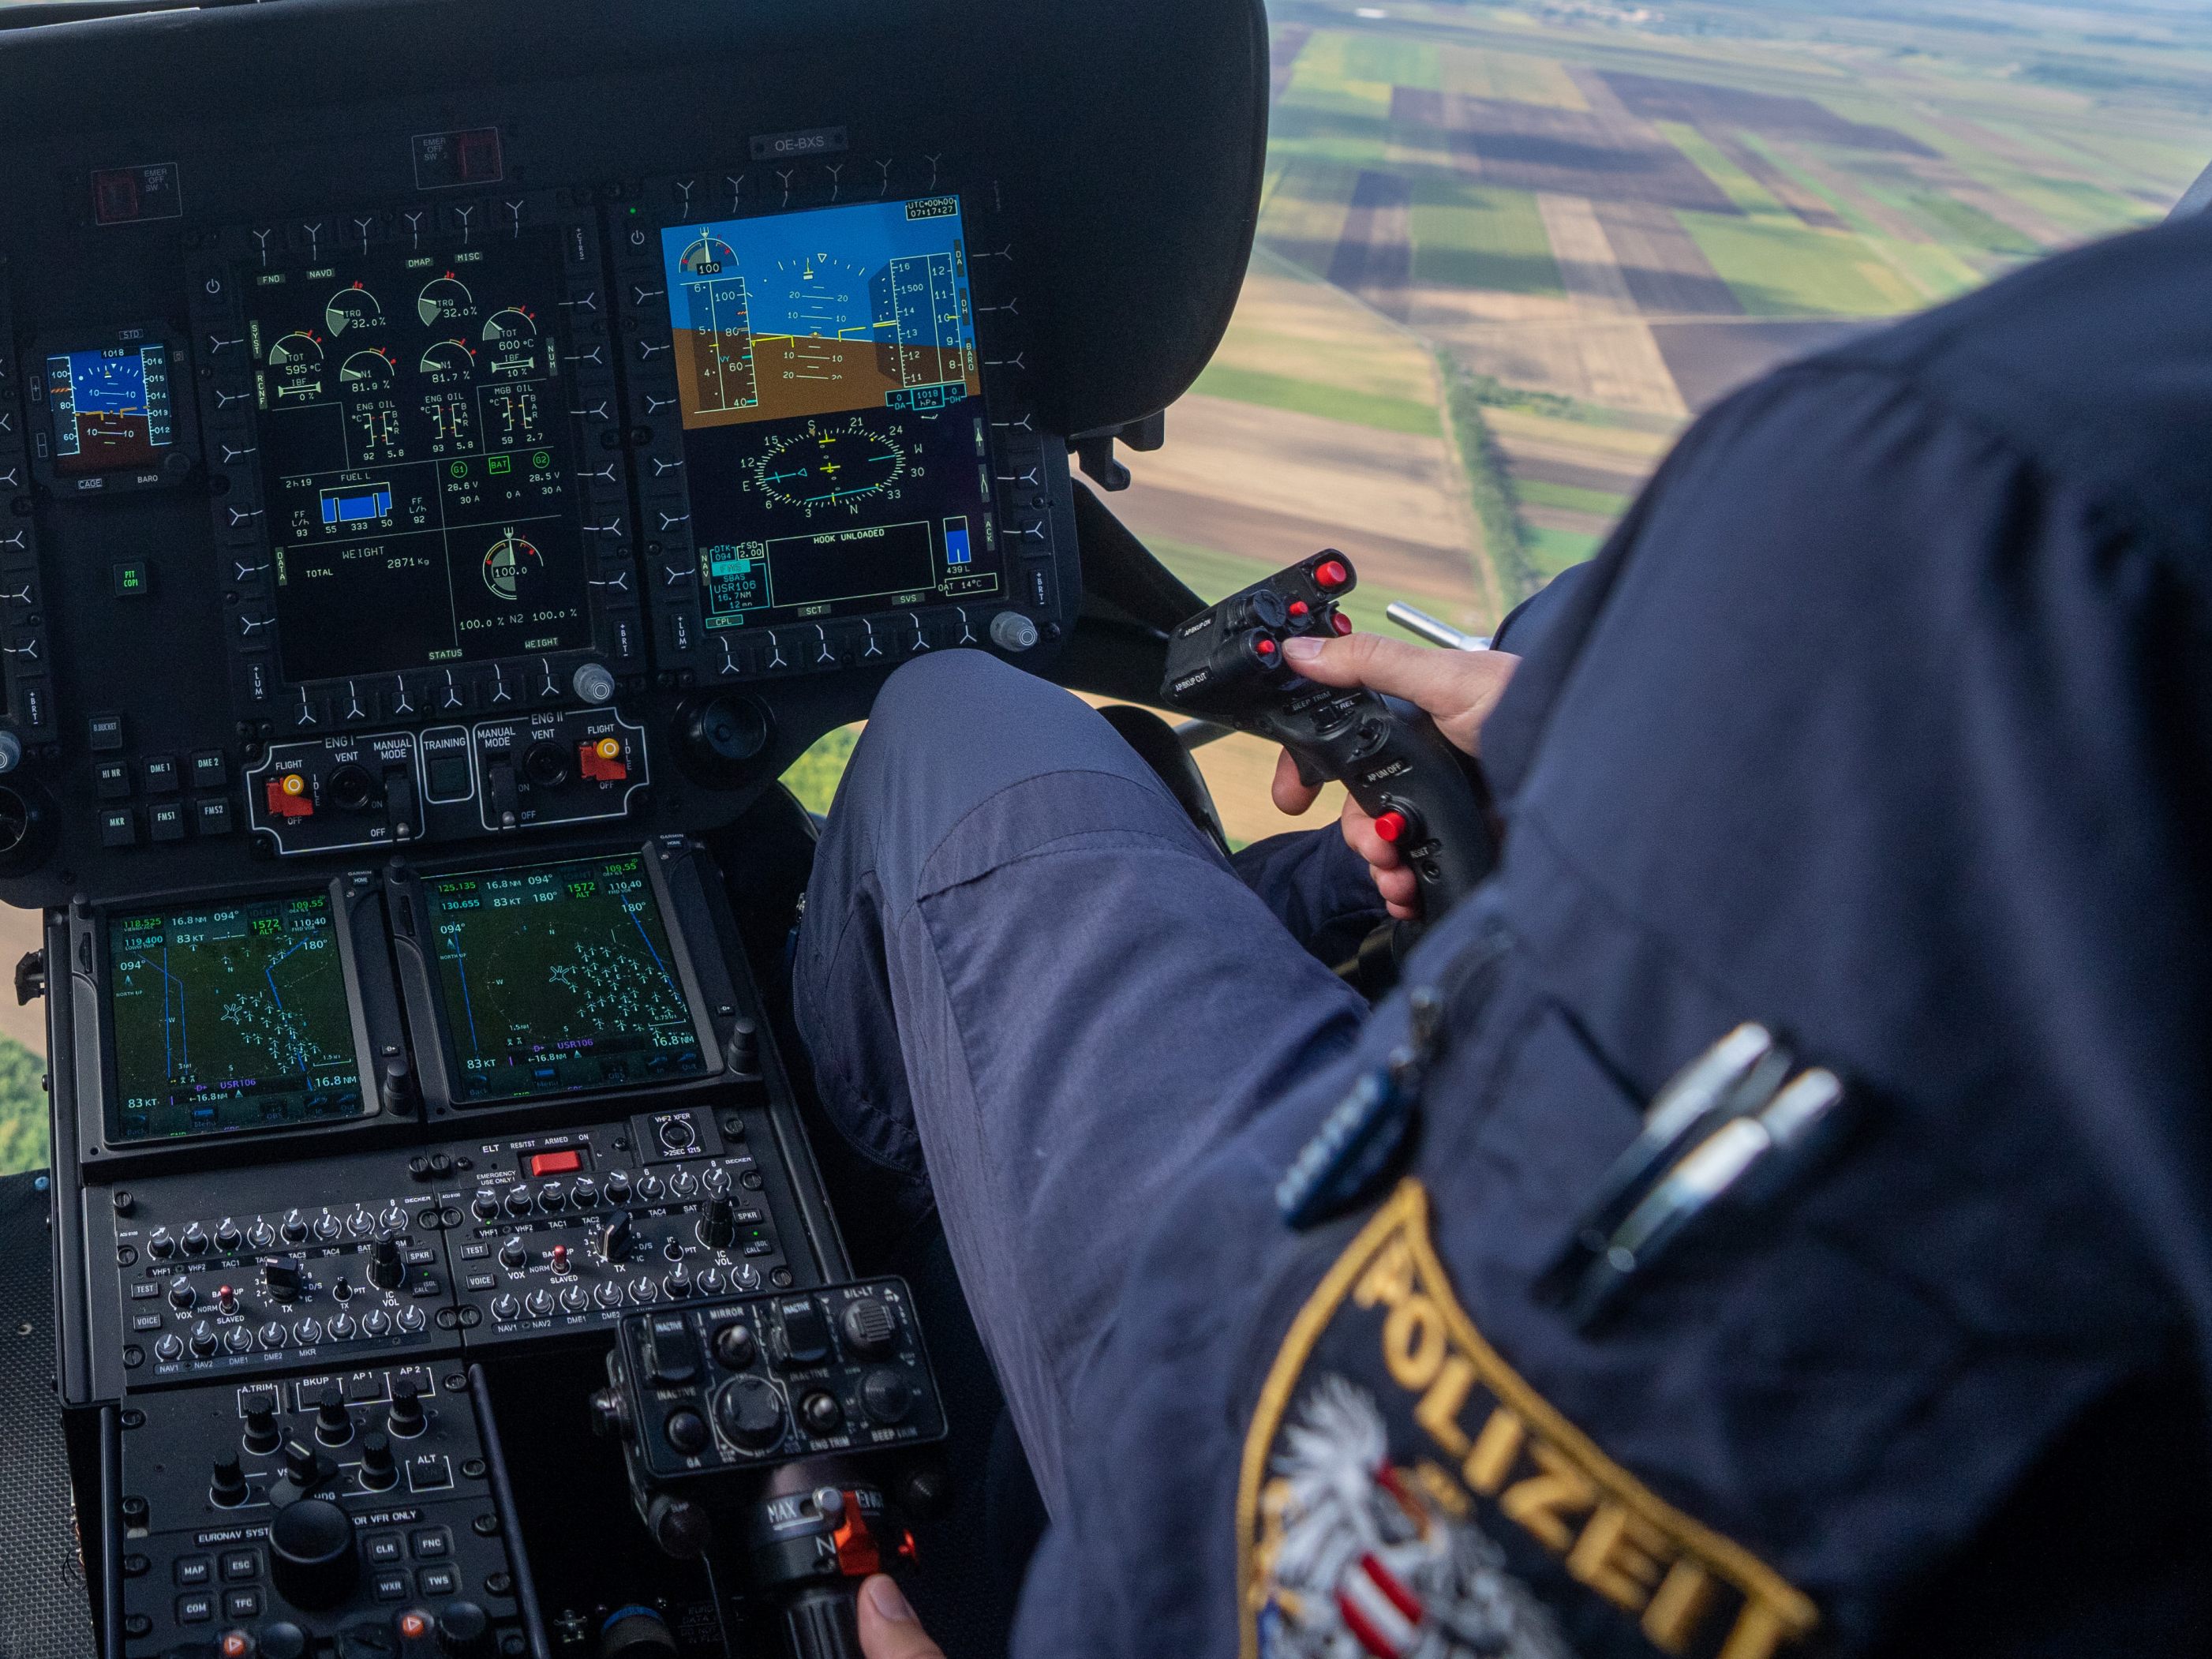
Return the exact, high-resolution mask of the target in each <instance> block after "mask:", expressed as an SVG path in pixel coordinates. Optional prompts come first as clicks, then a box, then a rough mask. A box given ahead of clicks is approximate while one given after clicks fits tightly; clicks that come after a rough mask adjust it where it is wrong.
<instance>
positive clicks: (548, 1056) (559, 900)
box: [425, 853, 706, 1103]
mask: <svg viewBox="0 0 2212 1659" xmlns="http://www.w3.org/2000/svg"><path fill="white" fill-rule="evenodd" d="M425 885H426V889H427V891H428V898H429V910H430V922H431V930H432V933H433V936H434V937H435V939H436V942H437V945H436V957H437V963H438V978H439V981H440V994H441V997H442V999H443V1001H444V1004H445V1011H446V1035H447V1041H448V1042H450V1043H451V1045H452V1048H453V1060H454V1065H455V1067H456V1070H457V1073H458V1075H457V1077H456V1078H455V1079H454V1083H455V1090H454V1093H455V1098H456V1100H457V1101H458V1102H459V1103H468V1102H471V1101H495V1100H511V1099H513V1098H514V1097H517V1096H522V1095H538V1094H556V1093H562V1092H569V1091H577V1090H587V1089H609V1088H614V1087H617V1086H619V1085H624V1084H638V1083H653V1082H659V1081H663V1080H673V1079H676V1078H678V1077H688V1076H694V1075H696V1074H698V1073H702V1072H703V1071H704V1070H705V1068H706V1062H705V1058H704V1056H703V1054H702V1052H701V1049H700V1047H699V1033H698V1030H697V1029H696V1027H695V1026H694V1025H693V1024H692V1023H691V1010H690V1005H689V1004H688V1003H687V1002H686V1000H684V987H683V985H682V983H681V982H680V981H678V978H677V976H676V970H675V967H674V961H673V957H672V956H671V952H670V951H669V946H668V929H667V927H666V926H665V923H664V922H663V921H662V920H661V915H660V908H659V904H658V903H657V902H655V900H654V898H653V886H652V883H651V881H650V880H649V879H648V878H647V874H646V871H645V860H644V859H643V857H642V856H641V854H635V853H625V854H621V855H620V856H618V857H615V858H591V859H576V860H568V861H565V862H562V863H559V864H538V865H531V866H525V867H523V868H520V869H513V870H498V871H492V872H481V873H477V874H473V875H460V876H447V877H443V878H438V879H435V880H432V881H430V882H428V883H427V884H425Z"/></svg>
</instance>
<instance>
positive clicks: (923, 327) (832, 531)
mask: <svg viewBox="0 0 2212 1659" xmlns="http://www.w3.org/2000/svg"><path fill="white" fill-rule="evenodd" d="M661 251H662V259H663V263H664V265H665V274H666V276H667V280H668V301H669V311H670V317H671V322H672V324H673V325H674V343H675V363H676V381H677V396H678V403H679V404H680V412H681V414H682V416H683V422H684V459H685V467H686V471H688V472H689V474H690V489H691V507H692V515H693V517H692V530H693V533H694V534H695V536H696V538H697V541H698V546H699V560H700V573H699V574H700V580H701V585H702V590H703V592H704V593H705V596H706V622H707V626H708V627H709V628H737V627H746V626H758V625H763V624H769V623H776V622H782V621H791V620H796V619H802V618H814V617H827V616H833V615H836V614H838V613H839V612H841V611H848V610H855V609H866V610H881V609H887V608H890V607H893V606H899V605H924V604H932V603H941V602H943V601H945V600H958V599H981V598H983V597H986V596H988V595H991V594H994V593H997V592H999V591H1000V585H1001V573H1002V569H1003V563H1002V559H1001V554H1000V545H999V544H1000V532H999V526H998V525H997V522H996V520H995V518H994V514H993V511H992V506H991V479H990V462H989V455H988V449H987V443H986V438H987V432H988V427H987V416H986V415H985V412H984V406H983V397H982V389H983V382H982V364H981V356H980V351H979V348H978V345H977V343H976V337H975V306H974V302H973V301H972V299H971V297H970V294H969V281H968V249H967V241H966V238H965V235H964V234H963V230H962V222H961V213H960V202H959V198H958V197H953V196H934V197H922V198H920V199H916V200H912V201H891V202H870V203H865V204H855V205H853V206H849V207H832V208H822V209H817V210H813V211H811V212H802V213H788V214H779V215H774V216H765V217H761V218H750V219H718V220H712V221H708V222H700V223H693V224H687V225H676V226H671V227H669V228H666V229H665V230H663V231H662V232H661Z"/></svg>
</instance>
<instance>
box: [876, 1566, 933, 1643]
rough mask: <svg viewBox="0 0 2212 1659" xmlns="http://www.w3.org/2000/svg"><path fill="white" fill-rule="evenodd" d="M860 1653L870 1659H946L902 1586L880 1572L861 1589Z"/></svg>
mask: <svg viewBox="0 0 2212 1659" xmlns="http://www.w3.org/2000/svg"><path fill="white" fill-rule="evenodd" d="M860 1651H861V1652H862V1653H864V1654H866V1656H867V1659H945V1650H944V1649H943V1648H940V1647H939V1646H938V1645H937V1644H936V1643H934V1642H933V1641H931V1640H930V1639H929V1633H928V1632H927V1631H925V1630H923V1629H922V1627H921V1620H918V1619H916V1618H915V1616H914V1609H913V1608H912V1607H908V1605H907V1600H906V1597H905V1596H904V1595H901V1594H900V1592H899V1587H898V1586H897V1585H896V1584H895V1583H892V1582H891V1581H890V1579H889V1578H886V1577H884V1575H883V1574H881V1573H878V1574H877V1575H876V1576H875V1577H872V1578H871V1579H869V1580H868V1581H867V1583H865V1584H862V1585H861V1586H860Z"/></svg>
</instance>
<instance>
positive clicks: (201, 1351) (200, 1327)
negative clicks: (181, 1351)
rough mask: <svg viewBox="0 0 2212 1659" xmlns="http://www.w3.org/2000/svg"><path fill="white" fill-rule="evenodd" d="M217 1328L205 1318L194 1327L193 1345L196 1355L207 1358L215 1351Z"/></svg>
mask: <svg viewBox="0 0 2212 1659" xmlns="http://www.w3.org/2000/svg"><path fill="white" fill-rule="evenodd" d="M215 1340H216V1339H215V1330H214V1328H213V1327H212V1326H210V1324H209V1323H208V1322H207V1321H206V1320H204V1319H203V1320H201V1321H200V1322H199V1323H197V1325H195V1326H193V1327H192V1334H191V1345H192V1352H193V1354H194V1356H195V1357H197V1358H201V1359H205V1358H207V1357H208V1356H209V1355H210V1354H211V1353H213V1352H215Z"/></svg>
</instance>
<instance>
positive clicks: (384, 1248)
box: [368, 1233, 407, 1291]
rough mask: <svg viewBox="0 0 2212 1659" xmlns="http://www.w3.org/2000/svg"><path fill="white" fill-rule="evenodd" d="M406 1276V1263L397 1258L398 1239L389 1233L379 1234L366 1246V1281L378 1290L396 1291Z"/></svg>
mask: <svg viewBox="0 0 2212 1659" xmlns="http://www.w3.org/2000/svg"><path fill="white" fill-rule="evenodd" d="M406 1277H407V1264H406V1263H405V1262H404V1261H401V1260H400V1259H399V1241H398V1239H396V1238H394V1237H392V1235H391V1234H390V1233H385V1234H382V1235H380V1237H378V1239H377V1241H376V1243H374V1244H372V1245H370V1246H369V1247H368V1282H369V1283H370V1284H372V1285H375V1286H376V1288H377V1289H379V1290H380V1291H396V1290H398V1288H399V1281H400V1280H401V1279H404V1278H406Z"/></svg>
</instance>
